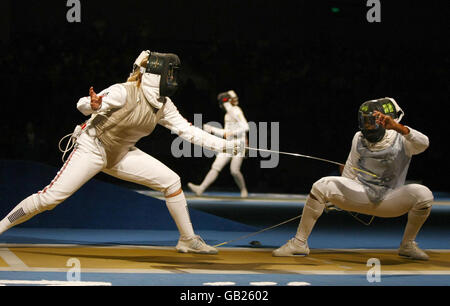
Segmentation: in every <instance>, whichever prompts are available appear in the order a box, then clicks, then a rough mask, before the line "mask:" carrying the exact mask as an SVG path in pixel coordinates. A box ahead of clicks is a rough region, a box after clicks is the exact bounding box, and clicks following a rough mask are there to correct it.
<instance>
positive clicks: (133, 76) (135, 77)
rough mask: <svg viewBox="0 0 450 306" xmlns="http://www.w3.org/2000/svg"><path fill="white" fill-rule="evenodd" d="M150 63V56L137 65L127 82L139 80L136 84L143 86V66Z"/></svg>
mask: <svg viewBox="0 0 450 306" xmlns="http://www.w3.org/2000/svg"><path fill="white" fill-rule="evenodd" d="M147 63H148V57H146V58H144V59H143V60H142V62H141V64H140V67H139V66H137V67H135V69H134V71H133V72H132V73H131V74H130V76H129V77H128V79H127V82H137V83H136V85H137V87H138V88H139V87H140V86H141V81H142V75H143V74H142V73H141V69H140V68H141V67H143V68H145V67H147Z"/></svg>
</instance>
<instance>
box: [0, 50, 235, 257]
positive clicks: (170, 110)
mask: <svg viewBox="0 0 450 306" xmlns="http://www.w3.org/2000/svg"><path fill="white" fill-rule="evenodd" d="M180 64H181V63H180V60H179V58H178V56H177V55H175V54H170V53H157V52H150V51H148V50H147V51H142V52H141V54H140V55H139V56H138V58H137V59H136V61H135V63H134V65H133V70H132V73H131V74H130V76H129V78H128V79H127V82H125V83H121V84H115V85H112V86H111V87H109V88H107V89H105V90H103V91H101V92H100V93H99V95H97V94H96V93H95V92H94V89H93V88H92V87H91V88H90V90H89V97H83V98H81V99H80V100H79V102H78V103H77V108H78V110H79V111H80V112H81V113H83V114H84V115H86V116H90V119H88V120H87V121H86V122H85V123H84V124H82V125H80V126H77V128H76V129H75V131H74V134H73V135H72V139H73V140H74V141H76V144H75V147H74V149H73V150H72V152H71V154H70V156H69V157H68V158H67V161H66V162H65V163H64V165H63V166H62V168H61V169H60V171H59V172H58V174H57V175H56V177H55V178H54V179H53V180H52V182H51V183H50V184H49V185H48V186H46V187H45V188H44V189H43V190H41V191H39V192H37V193H35V194H33V195H31V196H29V197H27V198H26V199H24V200H23V201H22V202H20V203H19V204H18V205H17V206H16V207H15V208H14V209H13V210H12V211H11V212H10V213H9V214H8V215H7V216H6V217H5V218H4V219H3V220H1V221H0V234H1V233H3V232H5V231H6V230H8V229H9V228H11V227H13V226H15V225H18V224H20V223H23V222H25V221H27V220H29V219H30V218H32V217H33V216H35V215H36V214H38V213H41V212H43V211H45V210H51V209H53V208H54V207H55V206H57V205H58V204H60V203H61V202H63V201H64V200H65V199H67V198H68V197H70V196H71V195H72V194H73V193H74V192H76V191H77V190H78V189H79V188H80V187H81V186H82V185H83V184H85V183H86V182H87V181H89V180H90V179H91V178H92V177H94V176H95V175H96V174H97V173H99V172H100V171H103V172H105V173H107V174H109V175H112V176H114V177H117V178H119V179H123V180H126V181H130V182H134V183H137V184H141V185H144V186H147V187H149V188H152V189H155V190H158V191H161V192H163V193H164V195H165V201H166V205H167V208H168V210H169V212H170V215H171V216H172V218H173V220H174V221H175V223H176V226H177V228H178V230H179V233H180V238H179V241H178V243H177V245H176V250H177V251H178V252H182V253H188V252H192V253H202V254H216V253H217V249H215V248H213V247H211V246H209V245H207V244H206V243H205V242H204V241H203V240H202V238H201V237H200V236H198V235H196V234H195V232H194V229H193V226H192V224H191V221H190V217H189V212H188V208H187V203H186V199H185V196H184V193H183V190H182V188H181V182H180V177H179V176H178V175H177V174H176V173H175V172H174V171H172V170H171V169H169V168H168V167H167V166H166V165H164V164H163V163H161V162H160V161H158V160H157V159H155V158H153V157H152V156H150V155H148V154H146V153H144V152H143V151H141V150H139V149H138V148H136V147H135V144H136V142H137V141H138V140H139V139H141V138H142V137H145V136H148V135H150V134H151V133H152V131H153V130H154V128H155V127H156V125H157V124H160V125H162V126H164V127H166V128H168V129H170V130H171V131H173V132H174V133H176V134H178V135H179V136H180V137H182V138H183V139H185V140H187V141H190V142H192V143H194V144H197V145H200V146H203V147H205V148H208V149H210V150H214V151H218V152H230V153H232V154H237V153H238V151H239V148H241V147H242V146H241V145H240V144H239V142H238V141H235V140H233V141H227V140H226V139H223V138H219V137H215V136H213V135H211V134H209V133H206V132H205V131H203V130H202V129H199V128H197V127H195V126H193V125H191V124H190V123H189V122H188V121H187V120H186V119H185V118H184V117H183V116H182V115H181V114H180V113H179V112H178V110H177V108H176V107H175V105H174V103H173V102H172V101H171V99H170V98H169V97H170V96H172V95H173V94H174V92H175V90H176V89H177V85H178V84H177V78H176V76H177V69H178V68H179V67H180Z"/></svg>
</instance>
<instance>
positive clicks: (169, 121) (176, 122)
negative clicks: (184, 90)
mask: <svg viewBox="0 0 450 306" xmlns="http://www.w3.org/2000/svg"><path fill="white" fill-rule="evenodd" d="M167 100H168V101H167V102H166V103H165V105H164V115H163V117H162V118H161V119H160V121H159V122H158V123H159V124H161V125H162V126H164V127H166V128H168V129H169V130H171V131H172V132H173V133H175V134H177V135H178V136H180V137H181V138H183V139H185V140H187V141H189V142H191V143H193V144H196V145H199V146H202V147H205V148H207V149H209V150H213V151H216V152H229V153H233V154H236V153H238V152H239V151H240V150H241V148H240V143H239V142H238V141H234V140H233V141H227V140H225V139H223V138H219V137H216V136H214V135H211V134H209V133H207V132H205V131H203V130H202V129H200V128H198V127H196V126H193V125H192V124H191V123H190V122H188V121H187V120H186V119H185V118H184V117H183V116H182V115H181V114H180V113H179V112H178V109H177V108H176V106H175V105H174V104H173V102H172V101H171V100H170V99H167ZM242 149H243V148H242Z"/></svg>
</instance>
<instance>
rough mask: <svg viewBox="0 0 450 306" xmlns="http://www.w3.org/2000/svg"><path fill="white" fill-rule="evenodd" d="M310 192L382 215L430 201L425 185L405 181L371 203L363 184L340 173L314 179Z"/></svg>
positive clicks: (323, 200)
mask: <svg viewBox="0 0 450 306" xmlns="http://www.w3.org/2000/svg"><path fill="white" fill-rule="evenodd" d="M311 194H312V195H314V196H315V197H316V198H317V199H318V200H319V202H320V203H327V202H330V203H332V204H334V205H336V206H337V207H339V208H341V209H343V210H347V211H352V212H357V213H362V214H367V215H372V216H377V217H385V218H391V217H398V216H401V215H404V214H405V213H407V212H409V211H410V210H411V209H412V208H413V207H414V208H416V209H422V208H423V209H425V208H429V207H431V202H432V201H433V194H432V193H431V191H430V190H429V189H428V188H427V187H425V186H423V185H419V184H409V185H404V186H401V187H398V188H396V189H394V190H392V191H391V192H389V193H388V194H387V195H386V197H385V198H384V200H383V201H382V202H380V203H378V204H373V203H371V202H370V200H369V198H368V197H367V195H366V192H365V189H364V186H363V184H361V183H360V182H358V181H355V180H352V179H349V178H346V177H342V176H328V177H324V178H322V179H320V180H318V181H317V182H315V183H314V185H313V187H312V189H311Z"/></svg>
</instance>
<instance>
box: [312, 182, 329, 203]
mask: <svg viewBox="0 0 450 306" xmlns="http://www.w3.org/2000/svg"><path fill="white" fill-rule="evenodd" d="M332 181H333V177H328V176H327V177H323V178H321V179H319V180H317V181H316V182H315V183H314V184H313V185H312V188H311V192H310V194H311V195H312V196H313V197H314V198H315V199H316V200H318V201H319V202H321V203H325V202H327V199H325V194H326V190H327V189H329V188H327V186H328V185H329V184H330V183H332Z"/></svg>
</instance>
